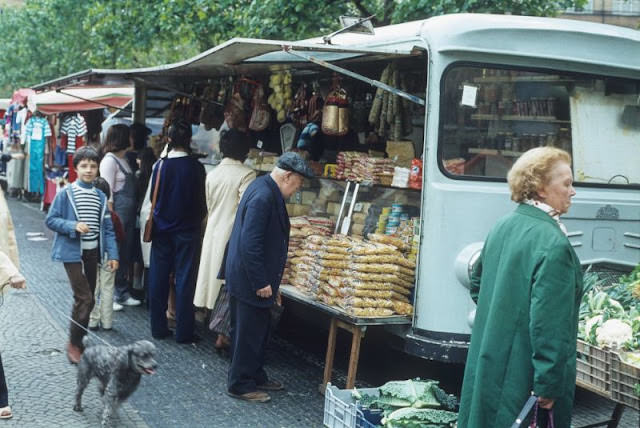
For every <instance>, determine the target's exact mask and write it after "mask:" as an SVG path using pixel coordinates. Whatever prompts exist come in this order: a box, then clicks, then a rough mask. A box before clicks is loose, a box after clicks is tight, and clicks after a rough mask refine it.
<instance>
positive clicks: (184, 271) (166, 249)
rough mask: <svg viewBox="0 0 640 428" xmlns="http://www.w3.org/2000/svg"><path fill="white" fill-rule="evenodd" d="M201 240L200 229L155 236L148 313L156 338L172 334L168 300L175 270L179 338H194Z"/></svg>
mask: <svg viewBox="0 0 640 428" xmlns="http://www.w3.org/2000/svg"><path fill="white" fill-rule="evenodd" d="M199 239H200V231H199V230H193V231H184V232H173V233H155V234H154V235H153V241H152V243H151V264H150V266H149V273H150V275H149V313H150V315H151V334H152V335H153V336H154V337H157V338H162V337H165V336H167V335H168V334H169V329H168V327H167V300H168V298H169V274H170V273H171V272H175V279H176V341H177V342H188V341H190V340H191V339H192V337H193V332H194V328H195V313H194V308H193V295H194V294H195V290H196V276H195V266H196V263H197V261H198V260H197V257H196V256H197V249H198V240H199Z"/></svg>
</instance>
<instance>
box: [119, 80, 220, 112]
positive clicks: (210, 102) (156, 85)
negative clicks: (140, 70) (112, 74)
mask: <svg viewBox="0 0 640 428" xmlns="http://www.w3.org/2000/svg"><path fill="white" fill-rule="evenodd" d="M131 79H132V80H133V81H135V82H137V83H143V84H145V85H146V86H147V87H149V88H157V89H164V90H165V91H169V92H173V93H176V94H178V95H182V96H183V97H188V98H189V99H192V100H196V101H200V102H201V103H207V104H216V105H219V106H222V107H224V104H222V103H219V102H217V101H213V100H207V99H204V98H201V97H196V96H195V95H193V94H188V93H186V92H183V91H180V90H178V89H175V88H171V87H169V86H165V85H161V84H159V83H156V82H151V81H148V80H145V79H143V78H141V77H132V78H131Z"/></svg>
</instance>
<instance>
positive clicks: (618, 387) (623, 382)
mask: <svg viewBox="0 0 640 428" xmlns="http://www.w3.org/2000/svg"><path fill="white" fill-rule="evenodd" d="M638 383H640V368H638V367H635V366H632V365H631V364H627V363H625V362H624V361H622V360H620V356H619V355H618V354H614V355H613V356H612V357H611V399H612V400H614V401H616V402H618V403H622V404H624V405H626V406H629V407H633V408H634V409H637V410H640V397H638V396H637V395H636V394H635V385H636V384H638Z"/></svg>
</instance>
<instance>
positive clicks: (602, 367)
mask: <svg viewBox="0 0 640 428" xmlns="http://www.w3.org/2000/svg"><path fill="white" fill-rule="evenodd" d="M577 351H578V355H577V357H578V358H577V361H576V383H577V384H578V386H581V387H584V388H586V389H589V390H592V391H594V392H597V393H599V394H601V395H606V396H608V395H609V394H610V391H611V351H609V350H608V349H604V348H599V347H597V346H594V345H590V344H589V343H587V342H584V341H582V340H578V346H577Z"/></svg>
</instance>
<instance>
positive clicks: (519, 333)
mask: <svg viewBox="0 0 640 428" xmlns="http://www.w3.org/2000/svg"><path fill="white" fill-rule="evenodd" d="M507 181H508V182H509V188H510V190H511V199H512V200H513V201H514V202H516V203H518V207H517V208H516V210H515V211H514V212H513V213H511V214H508V215H507V216H505V217H504V218H502V219H501V220H499V221H498V223H497V224H496V225H495V226H494V227H493V229H492V230H491V232H489V235H488V237H487V239H486V241H485V244H484V248H483V250H482V253H481V256H480V259H479V261H478V262H477V264H476V266H475V267H474V270H473V275H472V287H471V297H472V298H473V300H474V301H475V302H476V303H477V308H476V315H475V320H474V324H473V329H472V333H471V344H470V348H469V355H468V358H467V365H466V368H465V373H464V383H463V387H462V396H461V404H460V418H459V420H458V426H459V427H461V428H471V427H489V426H492V427H493V426H495V427H503V426H511V424H512V423H513V421H515V419H516V417H517V416H518V413H519V411H520V409H521V408H522V406H523V405H524V403H525V402H526V401H527V399H528V398H529V396H530V394H531V392H532V391H533V393H534V394H535V395H537V396H538V397H539V398H538V405H539V407H540V409H546V410H550V409H553V413H552V414H553V419H554V421H553V422H554V423H555V426H557V427H568V426H570V425H571V410H572V406H573V396H574V390H575V380H576V336H577V331H578V312H579V307H580V300H581V298H582V292H583V290H582V275H583V274H582V269H581V267H580V261H579V260H578V257H577V256H576V253H575V252H574V250H573V248H572V246H571V244H570V242H569V240H568V238H567V236H566V229H565V227H564V225H563V224H562V223H561V222H560V215H562V214H565V213H566V212H567V211H568V210H569V207H570V205H571V198H572V197H573V196H574V195H575V193H576V192H575V190H574V188H573V177H572V173H571V157H570V155H569V154H568V153H567V152H565V151H563V150H560V149H556V148H553V147H540V148H535V149H532V150H529V151H527V152H525V153H524V154H523V155H522V156H521V157H520V158H519V159H518V160H517V161H516V162H515V164H514V165H513V167H512V168H511V170H510V171H509V174H508V176H507ZM546 410H541V412H546ZM549 415H551V413H550V414H549ZM538 421H542V423H545V422H546V421H547V415H543V414H541V415H539V416H538ZM525 425H527V426H528V423H527V424H525ZM541 426H542V425H541Z"/></svg>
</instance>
